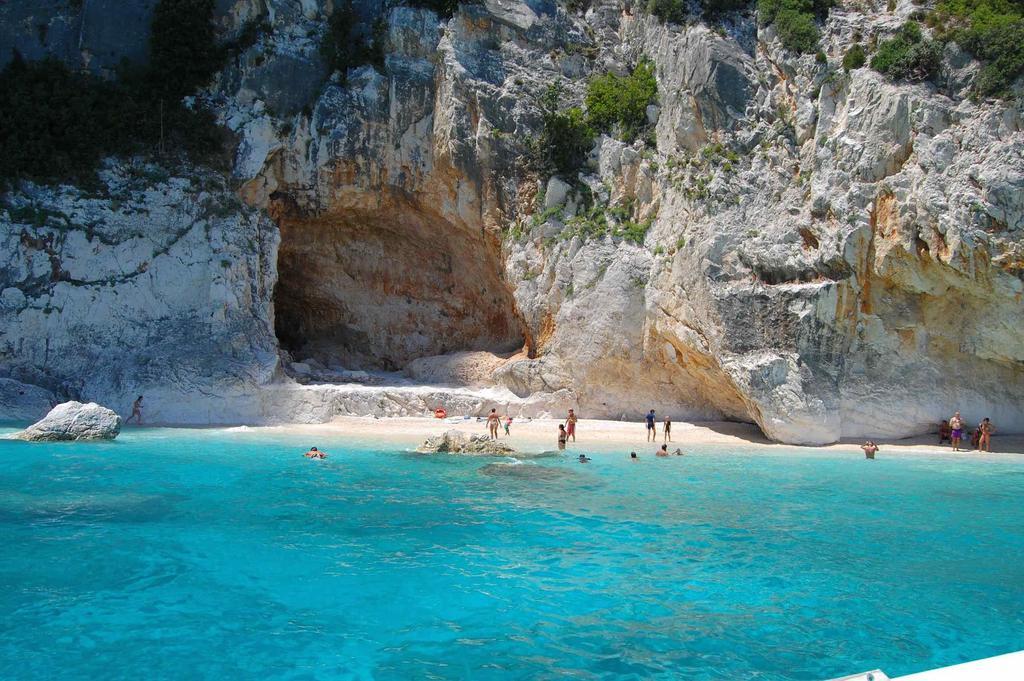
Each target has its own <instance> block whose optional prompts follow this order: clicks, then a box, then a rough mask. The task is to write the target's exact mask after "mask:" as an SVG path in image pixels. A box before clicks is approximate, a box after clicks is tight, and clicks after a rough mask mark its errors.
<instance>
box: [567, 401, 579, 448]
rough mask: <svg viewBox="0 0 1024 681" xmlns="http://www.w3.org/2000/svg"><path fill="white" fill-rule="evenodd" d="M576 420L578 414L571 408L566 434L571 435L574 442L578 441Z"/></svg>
mask: <svg viewBox="0 0 1024 681" xmlns="http://www.w3.org/2000/svg"><path fill="white" fill-rule="evenodd" d="M576 421H577V418H576V414H575V413H574V412H573V410H572V409H570V410H569V416H568V417H566V419H565V434H566V435H568V436H570V437H571V438H572V441H573V442H576Z"/></svg>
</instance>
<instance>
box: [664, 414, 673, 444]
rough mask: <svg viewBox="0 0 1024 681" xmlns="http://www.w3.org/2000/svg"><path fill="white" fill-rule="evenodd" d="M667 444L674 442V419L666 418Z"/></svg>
mask: <svg viewBox="0 0 1024 681" xmlns="http://www.w3.org/2000/svg"><path fill="white" fill-rule="evenodd" d="M665 442H672V419H670V418H669V417H667V416H666V417H665Z"/></svg>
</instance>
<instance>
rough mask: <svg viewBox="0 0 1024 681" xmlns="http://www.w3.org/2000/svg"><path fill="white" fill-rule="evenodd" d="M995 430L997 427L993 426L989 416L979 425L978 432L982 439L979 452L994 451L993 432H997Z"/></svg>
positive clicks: (980, 439)
mask: <svg viewBox="0 0 1024 681" xmlns="http://www.w3.org/2000/svg"><path fill="white" fill-rule="evenodd" d="M995 429H996V427H995V426H993V425H992V421H990V420H989V418H988V417H987V416H986V417H985V418H984V419H982V421H981V423H980V424H978V431H979V432H981V437H980V438H978V451H979V452H991V451H992V432H993V431H995Z"/></svg>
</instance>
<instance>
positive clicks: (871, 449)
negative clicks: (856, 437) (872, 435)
mask: <svg viewBox="0 0 1024 681" xmlns="http://www.w3.org/2000/svg"><path fill="white" fill-rule="evenodd" d="M860 448H861V449H863V450H864V456H865V457H866V458H868V459H874V458H875V453H876V452H878V445H876V444H875V443H874V442H873V441H871V440H868V441H867V442H865V443H864V444H862V445H861V446H860Z"/></svg>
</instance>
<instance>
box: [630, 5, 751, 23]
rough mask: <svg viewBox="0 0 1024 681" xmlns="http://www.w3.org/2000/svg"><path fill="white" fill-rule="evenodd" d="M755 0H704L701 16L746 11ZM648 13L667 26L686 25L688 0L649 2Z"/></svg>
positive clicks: (711, 17) (710, 16)
mask: <svg viewBox="0 0 1024 681" xmlns="http://www.w3.org/2000/svg"><path fill="white" fill-rule="evenodd" d="M752 4H754V0H702V2H701V3H700V6H701V14H703V15H704V17H706V18H708V19H714V18H716V17H720V16H721V15H722V14H725V13H727V12H735V11H737V10H742V9H746V8H747V7H749V6H750V5H752ZM647 13H648V14H652V15H654V16H656V17H658V19H660V20H661V21H662V23H666V24H685V23H686V18H687V3H686V0H648V2H647Z"/></svg>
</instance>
